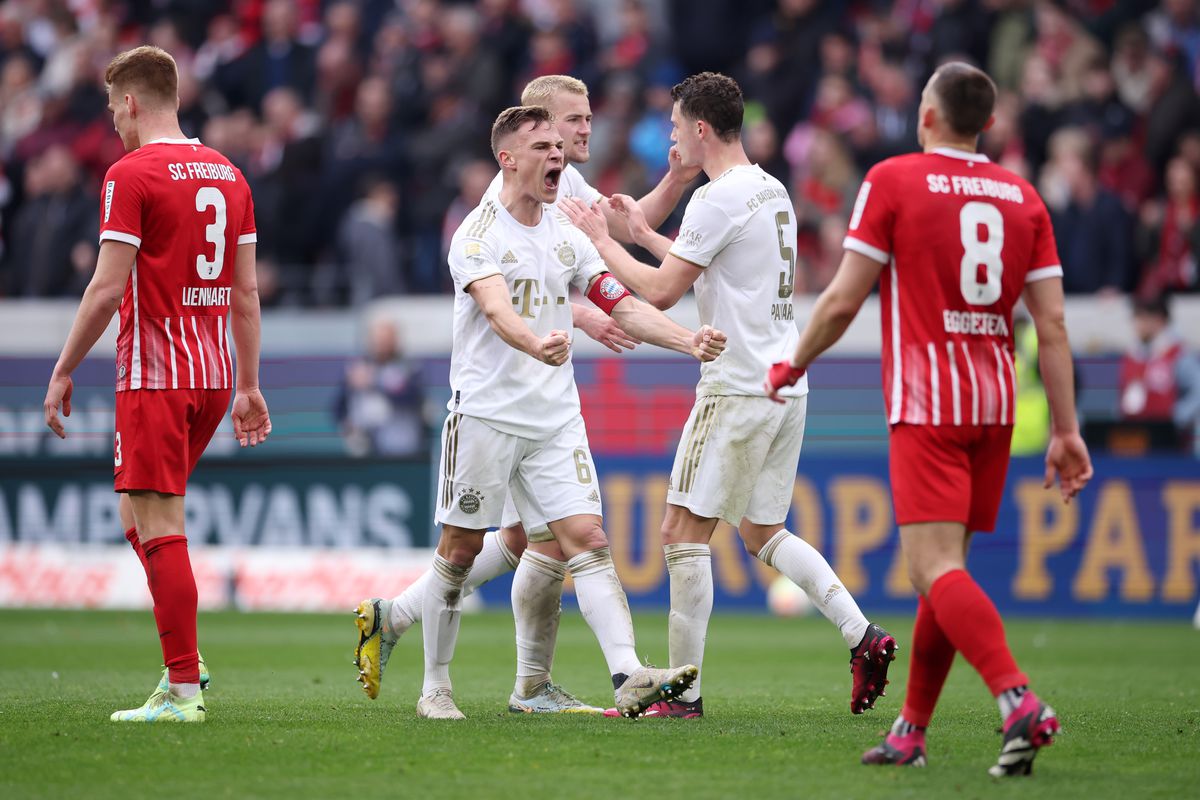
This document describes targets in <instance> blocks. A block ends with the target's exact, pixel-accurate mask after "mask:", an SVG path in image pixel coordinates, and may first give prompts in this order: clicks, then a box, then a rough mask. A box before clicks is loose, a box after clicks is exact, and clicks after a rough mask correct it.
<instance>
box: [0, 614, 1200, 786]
mask: <svg viewBox="0 0 1200 800" xmlns="http://www.w3.org/2000/svg"><path fill="white" fill-rule="evenodd" d="M879 621H880V622H882V623H883V624H884V625H885V626H886V627H888V628H889V629H890V630H892V631H893V632H894V633H895V634H896V635H897V637H898V638H899V640H900V642H901V647H902V650H901V653H900V658H899V660H898V661H897V663H896V665H895V667H894V668H893V672H892V678H893V688H894V691H892V692H890V693H889V696H888V697H886V698H882V699H881V700H880V701H879V703H878V709H877V710H876V711H874V712H868V713H867V714H866V715H863V716H860V717H855V716H852V715H851V714H850V712H849V687H850V675H849V673H848V667H847V657H848V654H847V653H846V651H845V650H844V648H843V647H842V643H841V641H840V639H839V637H838V636H837V634H836V632H835V631H834V630H833V629H832V628H831V627H830V626H829V625H828V624H827V623H826V622H825V621H824V620H822V619H819V618H817V619H805V620H799V621H796V620H779V619H773V618H769V617H758V616H722V615H719V614H718V615H717V616H715V617H714V618H713V622H712V628H711V630H710V632H709V638H708V662H707V664H706V675H705V683H704V697H705V701H706V711H707V716H706V717H705V718H704V719H703V720H698V721H690V720H689V721H684V720H658V721H655V720H641V721H630V720H623V719H597V718H583V717H569V718H568V717H562V718H546V717H537V718H533V717H526V716H519V715H513V714H509V713H508V712H507V711H506V710H505V707H506V700H507V697H508V693H509V691H511V688H512V677H511V676H512V671H513V660H514V653H513V643H512V620H511V617H510V616H508V615H507V614H504V613H488V614H480V615H473V616H470V615H469V616H467V617H466V618H465V619H464V621H463V627H462V634H461V636H460V639H459V646H458V654H457V657H456V661H455V666H454V671H453V674H454V678H455V688H456V699H457V700H458V701H459V705H460V707H461V708H462V710H463V711H464V712H465V713H466V714H467V716H468V718H469V719H468V720H467V721H466V722H461V723H435V722H430V721H427V720H419V719H417V718H416V716H415V713H414V711H413V706H414V703H415V701H416V698H417V693H418V691H419V688H420V670H419V664H420V639H419V632H418V631H417V630H414V631H412V632H411V633H410V635H409V637H407V638H406V640H405V641H403V642H402V643H401V645H400V646H399V647H398V648H397V650H396V652H395V654H394V655H393V656H392V661H391V664H390V665H389V668H388V672H387V673H386V675H385V679H384V684H383V692H382V693H381V695H380V698H379V700H377V701H374V702H372V701H370V700H368V699H367V698H366V697H365V696H364V695H363V694H362V692H361V691H360V690H359V688H358V684H357V683H355V682H354V674H355V671H354V668H353V667H351V666H350V660H351V655H352V649H353V645H354V642H355V636H354V626H353V624H352V618H351V615H350V614H349V613H347V614H345V615H339V616H275V615H241V614H236V613H223V614H205V615H202V617H201V621H200V635H201V642H202V647H203V651H204V653H205V656H206V658H207V659H208V663H209V665H210V668H211V669H212V674H213V685H212V688H211V689H210V691H209V692H207V693H206V696H205V698H206V701H207V702H206V704H207V706H208V709H209V716H208V721H207V722H206V723H204V724H203V725H192V726H165V725H156V726H146V727H137V726H130V725H117V724H114V723H110V722H109V721H108V715H109V713H111V712H112V711H114V710H116V709H118V708H126V707H133V706H136V705H139V704H140V703H141V702H142V701H143V700H144V699H145V697H146V696H147V695H148V694H149V692H150V690H151V689H152V688H153V686H154V683H155V682H156V681H157V679H158V670H157V669H156V666H155V665H156V664H158V662H159V660H160V655H159V652H158V646H157V641H156V636H155V631H154V624H153V620H152V619H151V616H150V614H149V613H144V612H143V613H132V612H131V613H106V612H40V611H39V612H30V611H16V612H14V611H8V612H0V797H4V798H13V799H14V800H15V799H16V798H27V797H53V798H107V797H114V798H115V797H120V798H136V797H154V796H163V795H165V796H169V797H173V798H182V797H202V798H224V797H236V798H241V797H286V798H290V800H296V798H307V797H339V798H351V799H352V800H362V799H363V798H373V797H412V798H426V797H480V798H494V797H520V798H527V799H528V800H534V799H535V798H573V797H672V798H673V797H679V798H688V799H689V800H691V799H692V798H702V797H739V796H740V797H744V798H756V799H757V798H768V797H806V798H824V797H834V798H844V797H845V798H848V797H871V798H877V799H878V798H883V799H885V800H891V799H892V798H902V797H947V796H951V795H953V796H955V797H958V798H975V797H989V798H990V797H1018V796H1021V797H1027V796H1029V794H1028V793H1029V791H1030V790H1031V789H1032V790H1033V792H1034V793H1035V796H1041V797H1054V798H1060V797H1089V798H1101V797H1120V798H1123V800H1127V799H1128V798H1143V797H1164V798H1165V797H1170V798H1178V797H1184V796H1195V794H1194V792H1196V787H1197V786H1198V785H1200V682H1198V681H1197V678H1200V671H1198V667H1197V664H1200V633H1197V632H1196V631H1193V630H1191V629H1189V628H1187V627H1186V626H1184V625H1183V624H1174V625H1166V624H1149V623H1141V622H1139V623H1119V624H1118V623H1081V622H1049V621H1024V622H1014V623H1010V626H1009V629H1008V631H1009V640H1010V642H1011V643H1012V645H1013V647H1014V650H1015V651H1016V654H1017V658H1018V660H1019V661H1020V663H1021V665H1022V667H1023V668H1024V669H1025V670H1026V671H1027V672H1029V673H1030V674H1031V675H1032V676H1033V677H1034V681H1035V683H1034V685H1035V687H1036V688H1037V690H1038V691H1039V693H1041V694H1042V695H1043V696H1044V697H1045V698H1047V699H1048V701H1049V702H1050V703H1051V704H1053V705H1054V706H1055V708H1057V709H1058V711H1059V714H1060V718H1061V719H1062V722H1063V725H1064V727H1065V729H1066V730H1065V733H1064V734H1063V735H1062V736H1061V737H1060V738H1059V741H1058V743H1057V744H1055V745H1054V746H1053V747H1052V748H1050V749H1049V750H1047V751H1046V752H1044V753H1042V755H1041V756H1040V757H1039V759H1038V762H1037V764H1036V765H1035V768H1034V775H1033V777H1032V778H1031V779H1013V780H1009V781H1005V782H998V781H995V780H993V779H991V778H989V777H988V776H987V774H986V769H987V767H988V766H990V765H991V764H992V763H993V759H994V757H995V755H996V752H997V749H998V747H999V743H1000V737H999V736H998V735H997V734H996V733H994V730H995V728H996V727H997V726H998V725H999V721H1000V720H999V714H998V712H997V711H996V707H995V703H994V702H993V701H992V699H991V698H990V697H989V696H988V695H987V692H986V690H985V689H984V687H983V685H982V683H981V682H980V681H979V679H978V678H977V677H976V676H975V674H974V673H973V672H972V671H971V670H970V668H969V667H968V666H967V665H966V664H965V663H964V662H962V660H961V659H960V660H959V661H958V662H957V663H956V665H955V668H954V671H953V672H952V673H951V677H950V681H949V683H948V685H947V686H946V690H945V692H944V694H943V697H942V702H941V705H940V708H939V711H938V715H937V717H936V718H935V720H934V727H933V728H932V730H931V731H930V737H929V744H930V753H929V755H930V766H929V767H928V768H927V769H924V770H916V769H895V768H868V767H863V766H860V765H859V764H858V757H859V754H860V753H861V752H862V751H863V750H864V749H865V748H867V747H869V746H871V745H873V744H874V743H875V741H876V739H877V736H878V735H879V734H881V733H882V731H883V729H884V728H885V727H886V726H887V725H888V724H890V722H891V720H892V718H893V717H894V715H895V714H896V713H897V711H898V709H899V707H900V702H901V700H902V695H903V689H902V687H903V686H904V678H905V673H906V670H907V647H906V645H907V642H908V638H909V635H910V632H911V620H907V619H895V618H885V619H881V620H879ZM637 626H638V640H639V642H640V649H641V652H643V653H645V654H646V655H647V656H649V657H650V658H652V659H654V660H656V661H657V662H658V663H665V661H666V658H665V656H666V615H665V614H642V615H639V616H638V618H637ZM414 634H415V635H414ZM555 677H556V678H557V679H558V680H559V681H560V682H561V683H563V684H564V685H565V686H567V687H568V688H569V689H571V690H572V691H575V692H576V693H577V694H579V695H580V696H582V697H583V698H584V699H587V700H590V701H592V702H594V703H596V704H611V699H612V694H611V691H609V690H608V683H609V681H608V676H607V675H606V673H605V669H604V662H603V659H602V658H601V656H600V652H599V648H598V647H597V645H596V644H595V641H594V640H593V639H592V636H591V634H590V632H589V631H588V629H587V628H586V626H585V625H584V624H583V623H582V621H581V620H580V619H579V616H578V614H577V613H573V612H567V613H566V614H565V615H564V618H563V625H562V632H561V636H560V642H559V654H558V658H557V662H556V664H555Z"/></svg>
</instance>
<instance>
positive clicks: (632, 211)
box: [605, 194, 672, 261]
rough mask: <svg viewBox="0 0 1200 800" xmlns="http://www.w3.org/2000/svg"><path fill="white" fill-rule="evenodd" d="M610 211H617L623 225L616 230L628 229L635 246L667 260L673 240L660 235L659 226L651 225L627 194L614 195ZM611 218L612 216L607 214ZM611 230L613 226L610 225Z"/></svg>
mask: <svg viewBox="0 0 1200 800" xmlns="http://www.w3.org/2000/svg"><path fill="white" fill-rule="evenodd" d="M608 206H609V208H608V210H609V211H615V212H616V213H617V214H618V216H619V217H620V219H621V220H622V223H623V224H618V225H617V226H616V228H615V229H614V230H621V229H622V228H628V230H629V235H630V236H632V237H633V242H634V244H636V245H638V246H639V247H644V248H646V249H647V250H649V251H650V253H651V255H653V256H654V257H655V258H657V259H658V260H659V261H663V260H665V259H666V257H667V254H668V253H669V252H670V251H671V244H672V242H671V240H670V239H668V238H667V237H666V236H663V235H662V234H661V233H659V232H658V231H657V230H656V228H657V227H658V226H657V225H651V224H650V221H649V220H648V219H647V218H646V213H645V211H644V210H643V209H642V207H641V205H640V204H639V203H638V202H637V201H636V200H634V199H633V198H632V197H630V196H629V195H627V194H614V195H613V196H612V197H611V198H609V201H608ZM605 216H606V217H611V215H610V214H607V213H606V214H605ZM609 227H610V228H612V225H611V223H610V226H609Z"/></svg>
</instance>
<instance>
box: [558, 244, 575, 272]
mask: <svg viewBox="0 0 1200 800" xmlns="http://www.w3.org/2000/svg"><path fill="white" fill-rule="evenodd" d="M558 260H559V261H561V262H562V263H563V266H564V267H573V266H575V248H574V247H571V245H569V244H567V243H565V242H564V243H563V244H562V245H560V246H559V248H558Z"/></svg>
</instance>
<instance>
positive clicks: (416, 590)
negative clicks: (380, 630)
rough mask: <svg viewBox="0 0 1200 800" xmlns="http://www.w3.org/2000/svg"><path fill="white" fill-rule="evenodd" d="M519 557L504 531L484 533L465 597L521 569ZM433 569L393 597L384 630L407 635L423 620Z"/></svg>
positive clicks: (467, 583) (465, 588) (465, 585)
mask: <svg viewBox="0 0 1200 800" xmlns="http://www.w3.org/2000/svg"><path fill="white" fill-rule="evenodd" d="M517 563H518V560H517V557H516V556H515V555H513V552H512V551H511V550H509V549H508V545H506V544H505V543H504V537H503V536H501V535H500V531H488V532H487V533H485V534H484V535H483V549H482V550H480V551H479V555H477V556H475V563H474V565H472V567H471V573H470V574H469V575H467V582H466V583H464V584H463V593H462V596H463V597H466V596H467V595H469V594H471V593H473V592H474V591H475V590H476V589H478V588H479V587H480V586H483V585H484V584H485V583H487V582H488V581H490V580H492V579H493V578H498V577H500V576H501V575H503V574H505V573H506V572H512V571H513V570H514V569H516V568H517ZM432 572H433V570H426V571H425V572H424V573H423V574H422V575H421V577H419V578H417V579H416V580H415V581H413V582H412V583H410V584H409V585H408V588H407V589H405V590H404V591H403V592H401V593H400V594H399V595H398V596H397V597H395V598H393V599H392V613H391V614H389V615H388V619H387V620H386V621H385V622H384V630H385V631H387V632H388V633H390V634H392V635H394V636H403V635H404V633H405V632H406V631H407V630H408V629H409V628H411V627H412V626H413V623H416V622H420V621H421V603H422V602H423V598H424V595H425V587H426V585H428V583H429V576H430V574H432Z"/></svg>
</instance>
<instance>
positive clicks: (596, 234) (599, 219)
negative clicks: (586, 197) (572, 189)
mask: <svg viewBox="0 0 1200 800" xmlns="http://www.w3.org/2000/svg"><path fill="white" fill-rule="evenodd" d="M558 207H559V209H561V210H562V212H563V213H564V214H566V215H567V219H569V220H571V224H572V225H574V226H575V227H576V228H579V230H581V231H583V233H584V235H586V236H587V237H588V238H589V239H591V240H592V241H593V242H598V241H600V240H601V239H604V238H606V237H607V236H608V220H606V219H604V212H603V211H601V210H600V206H599V205H598V204H596V203H592V204H591V205H588V204H587V203H584V202H583V201H582V200H580V199H579V198H577V197H567V198H565V199H563V200H562V201H561V202H559V204H558Z"/></svg>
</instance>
